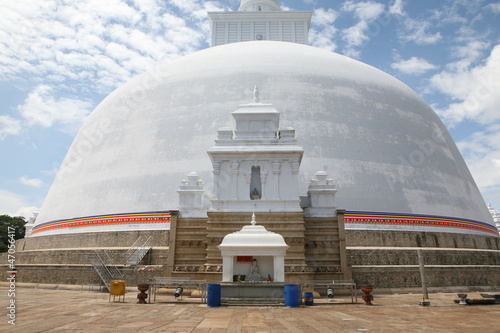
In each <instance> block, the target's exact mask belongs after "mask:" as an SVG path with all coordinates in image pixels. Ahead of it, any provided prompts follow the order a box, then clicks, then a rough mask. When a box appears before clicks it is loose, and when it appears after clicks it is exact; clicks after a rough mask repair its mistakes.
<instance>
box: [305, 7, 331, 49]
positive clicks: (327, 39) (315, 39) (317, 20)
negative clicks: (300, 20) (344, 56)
mask: <svg viewBox="0 0 500 333" xmlns="http://www.w3.org/2000/svg"><path fill="white" fill-rule="evenodd" d="M337 16H338V13H337V12H336V11H335V10H333V9H327V10H325V9H323V8H318V9H316V10H315V11H314V14H313V17H312V20H311V21H312V22H311V26H312V28H311V30H310V31H309V39H310V42H311V45H313V46H316V47H319V48H322V49H325V50H329V51H335V49H336V48H337V45H336V44H335V42H334V37H335V34H336V33H337V29H336V28H335V26H334V25H333V24H334V22H335V20H336V19H337Z"/></svg>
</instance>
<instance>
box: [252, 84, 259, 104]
mask: <svg viewBox="0 0 500 333" xmlns="http://www.w3.org/2000/svg"><path fill="white" fill-rule="evenodd" d="M259 101H260V98H259V88H258V87H257V86H255V87H253V102H254V103H259Z"/></svg>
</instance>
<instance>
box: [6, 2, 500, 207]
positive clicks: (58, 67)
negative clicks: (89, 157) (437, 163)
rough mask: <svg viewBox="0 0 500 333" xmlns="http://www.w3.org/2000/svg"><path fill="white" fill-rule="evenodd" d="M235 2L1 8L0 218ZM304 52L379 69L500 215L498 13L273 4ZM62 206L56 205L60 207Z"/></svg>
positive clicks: (467, 6) (447, 6)
mask: <svg viewBox="0 0 500 333" xmlns="http://www.w3.org/2000/svg"><path fill="white" fill-rule="evenodd" d="M239 3H240V1H239V0H221V1H201V0H85V1H68V0H16V1H2V2H0V214H4V213H8V214H14V215H24V216H29V215H30V214H31V212H33V211H34V210H36V209H37V208H40V207H41V205H42V203H43V200H44V198H45V195H46V193H47V191H48V190H49V188H50V185H51V183H52V180H53V178H54V176H55V173H56V171H57V169H58V168H59V166H60V164H61V162H62V160H63V158H64V156H65V154H66V151H67V150H68V148H69V146H70V144H71V142H72V140H73V138H74V136H75V134H76V132H77V131H78V128H79V127H80V125H81V124H82V122H83V121H84V120H85V118H86V117H87V116H88V114H89V113H90V112H91V111H92V110H93V109H94V108H95V107H96V106H97V104H99V102H100V101H101V100H102V99H103V98H104V97H106V96H107V95H108V94H109V93H110V92H111V91H113V90H114V89H116V88H117V87H118V86H120V85H121V84H123V83H124V82H126V81H127V80H129V79H130V78H131V77H133V76H135V75H137V74H139V73H142V72H144V71H146V70H148V69H149V68H151V67H153V66H154V65H155V64H158V63H161V62H164V61H169V60H171V59H174V58H177V57H180V56H183V55H186V54H189V53H192V52H195V51H197V50H200V49H204V48H207V47H208V46H209V44H208V40H209V26H208V21H207V15H206V12H207V11H218V10H237V8H238V6H239ZM280 4H281V6H282V9H283V10H311V11H314V15H313V20H312V23H311V32H310V44H311V45H313V46H316V47H320V48H324V49H328V50H331V51H333V52H337V53H340V54H344V55H347V56H350V57H353V58H355V59H358V60H360V61H362V62H365V63H367V64H370V65H372V66H374V67H376V68H379V69H381V70H383V71H385V72H387V73H389V74H391V75H394V76H395V77H397V78H399V79H400V80H401V81H403V82H404V83H406V84H407V85H409V86H410V87H411V88H413V89H414V90H415V91H416V92H417V93H418V94H420V95H421V96H422V97H423V98H424V99H425V100H426V101H427V103H428V104H429V105H431V106H432V107H433V108H434V110H435V111H436V112H437V113H438V115H439V116H440V117H441V119H442V120H443V121H444V123H445V124H446V126H447V127H448V129H449V130H450V133H451V135H452V136H453V137H454V139H455V141H456V142H457V145H458V147H459V149H460V151H461V152H462V155H463V156H464V158H465V160H466V162H467V164H468V166H469V169H470V170H471V172H472V174H473V176H474V178H475V180H476V182H477V184H478V186H479V188H480V190H481V192H482V194H483V197H484V199H485V201H486V202H487V203H491V204H492V206H493V207H495V208H496V209H497V210H500V2H499V1H486V0H388V1H381V0H379V1H376V0H370V1H354V0H348V1H342V0H281V1H280ZM61 204H63V203H61Z"/></svg>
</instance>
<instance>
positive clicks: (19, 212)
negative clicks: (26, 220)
mask: <svg viewBox="0 0 500 333" xmlns="http://www.w3.org/2000/svg"><path fill="white" fill-rule="evenodd" d="M28 207H29V204H28V203H27V202H26V199H25V198H24V197H23V196H20V195H18V194H15V193H12V192H10V191H6V190H2V189H0V215H4V214H5V215H10V216H26V215H24V214H25V213H26V208H28ZM31 208H33V210H36V209H35V207H31Z"/></svg>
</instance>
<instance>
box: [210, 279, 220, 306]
mask: <svg viewBox="0 0 500 333" xmlns="http://www.w3.org/2000/svg"><path fill="white" fill-rule="evenodd" d="M207 291H208V295H207V305H208V306H210V307H216V306H220V284H218V283H213V284H209V285H208V289H207Z"/></svg>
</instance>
